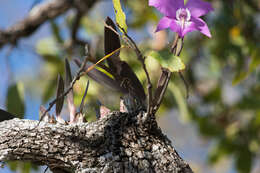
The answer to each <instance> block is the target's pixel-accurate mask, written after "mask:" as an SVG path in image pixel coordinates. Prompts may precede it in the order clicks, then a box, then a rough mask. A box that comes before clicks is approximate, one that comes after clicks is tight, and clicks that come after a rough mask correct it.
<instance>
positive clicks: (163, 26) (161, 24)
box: [155, 17, 173, 32]
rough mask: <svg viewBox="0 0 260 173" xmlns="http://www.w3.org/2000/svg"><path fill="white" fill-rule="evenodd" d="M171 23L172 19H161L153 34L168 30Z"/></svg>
mask: <svg viewBox="0 0 260 173" xmlns="http://www.w3.org/2000/svg"><path fill="white" fill-rule="evenodd" d="M172 21H173V19H170V18H168V17H163V18H161V20H160V21H159V23H158V26H157V29H156V31H155V32H158V31H161V30H163V29H166V28H169V27H170V24H171V22H172Z"/></svg>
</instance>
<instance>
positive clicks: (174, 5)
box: [149, 0, 184, 18]
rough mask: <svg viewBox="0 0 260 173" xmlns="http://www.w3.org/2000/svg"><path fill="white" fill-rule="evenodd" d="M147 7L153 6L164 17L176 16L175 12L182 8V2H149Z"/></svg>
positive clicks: (165, 0) (156, 0)
mask: <svg viewBox="0 0 260 173" xmlns="http://www.w3.org/2000/svg"><path fill="white" fill-rule="evenodd" d="M149 6H154V7H155V8H157V9H158V10H159V11H160V12H161V13H162V14H164V15H165V16H169V17H173V18H175V16H176V11H177V10H178V9H179V8H183V7H184V1H183V0H149Z"/></svg>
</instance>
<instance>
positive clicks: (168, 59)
mask: <svg viewBox="0 0 260 173" xmlns="http://www.w3.org/2000/svg"><path fill="white" fill-rule="evenodd" d="M148 57H152V58H154V59H156V60H157V61H158V62H159V63H160V64H161V66H162V67H164V68H168V69H169V70H170V71H171V72H179V71H181V70H184V69H185V64H184V63H183V62H182V60H181V58H180V57H178V56H175V55H173V54H172V53H170V52H168V51H167V52H166V51H160V52H155V51H151V52H149V53H148Z"/></svg>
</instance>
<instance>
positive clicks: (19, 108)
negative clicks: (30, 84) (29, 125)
mask: <svg viewBox="0 0 260 173" xmlns="http://www.w3.org/2000/svg"><path fill="white" fill-rule="evenodd" d="M6 107H7V111H8V112H10V113H12V114H15V115H17V116H18V117H19V118H23V116H24V113H25V105H24V88H23V84H22V83H17V84H13V85H11V86H9V87H8V91H7V99H6Z"/></svg>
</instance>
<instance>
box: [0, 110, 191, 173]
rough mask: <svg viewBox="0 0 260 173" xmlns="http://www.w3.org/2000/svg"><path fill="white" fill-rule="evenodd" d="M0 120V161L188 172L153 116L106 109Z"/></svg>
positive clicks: (67, 168)
mask: <svg viewBox="0 0 260 173" xmlns="http://www.w3.org/2000/svg"><path fill="white" fill-rule="evenodd" d="M37 122H38V121H35V120H21V119H12V120H8V121H4V122H1V123H0V161H3V162H4V161H8V160H24V161H25V160H26V161H32V162H36V163H37V164H40V165H48V166H49V167H50V168H51V169H52V170H56V171H57V170H59V171H63V172H77V173H83V172H84V173H85V172H104V173H107V172H120V173H121V172H176V173H177V172H178V173H191V172H192V170H191V168H190V167H189V165H188V164H187V163H186V162H185V161H184V160H183V159H182V158H180V156H179V155H178V153H177V152H176V150H175V149H174V148H173V147H172V145H171V142H170V140H169V139H168V138H167V137H166V136H165V135H163V134H162V132H161V130H160V128H159V127H158V125H157V122H156V120H155V117H154V116H147V114H146V113H143V112H141V113H136V114H128V113H120V112H112V113H111V114H109V115H108V116H106V117H105V118H102V119H100V120H98V121H96V122H92V123H81V124H73V125H62V124H49V123H45V122H42V123H41V124H40V125H39V126H38V127H37V128H35V126H36V124H37Z"/></svg>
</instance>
